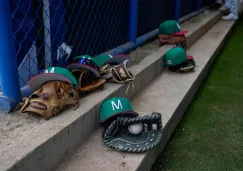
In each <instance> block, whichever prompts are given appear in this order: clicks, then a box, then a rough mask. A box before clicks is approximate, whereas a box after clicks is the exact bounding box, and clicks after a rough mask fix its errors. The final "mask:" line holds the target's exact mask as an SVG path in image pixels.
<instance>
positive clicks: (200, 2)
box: [197, 0, 202, 11]
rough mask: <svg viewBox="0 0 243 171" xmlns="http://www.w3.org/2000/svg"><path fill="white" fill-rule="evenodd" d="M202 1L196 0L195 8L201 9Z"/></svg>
mask: <svg viewBox="0 0 243 171" xmlns="http://www.w3.org/2000/svg"><path fill="white" fill-rule="evenodd" d="M201 5H202V1H201V0H197V10H198V11H199V10H200V9H201Z"/></svg>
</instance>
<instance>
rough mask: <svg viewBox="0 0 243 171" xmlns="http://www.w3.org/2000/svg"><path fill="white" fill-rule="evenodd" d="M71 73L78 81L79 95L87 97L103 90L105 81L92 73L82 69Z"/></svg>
mask: <svg viewBox="0 0 243 171" xmlns="http://www.w3.org/2000/svg"><path fill="white" fill-rule="evenodd" d="M71 73H72V74H73V75H74V76H75V78H76V79H77V80H78V84H79V92H80V95H81V96H83V95H87V94H88V93H91V92H93V91H95V90H97V89H101V90H102V89H103V87H104V84H105V82H106V80H105V79H102V78H100V77H97V76H96V75H95V74H94V73H93V72H91V71H88V70H83V69H74V70H72V71H71Z"/></svg>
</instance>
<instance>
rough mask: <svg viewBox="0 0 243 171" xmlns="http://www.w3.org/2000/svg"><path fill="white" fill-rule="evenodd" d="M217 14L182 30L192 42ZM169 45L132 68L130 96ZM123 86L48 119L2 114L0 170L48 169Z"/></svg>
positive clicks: (94, 124) (154, 72)
mask: <svg viewBox="0 0 243 171" xmlns="http://www.w3.org/2000/svg"><path fill="white" fill-rule="evenodd" d="M220 15H221V14H220V13H219V12H212V13H209V14H208V15H206V16H204V17H203V19H201V20H199V21H198V22H196V21H195V22H194V23H193V24H190V22H187V23H184V24H182V28H183V29H188V30H192V28H194V29H193V30H194V31H190V32H189V33H188V35H187V36H188V39H189V40H191V44H192V43H193V41H195V40H196V39H194V38H192V37H193V36H195V34H194V33H195V32H198V34H200V35H203V34H204V33H205V32H206V30H205V29H203V28H205V27H207V28H210V27H212V25H213V24H214V23H215V22H216V21H217V19H218V18H219V16H220ZM199 16H200V15H199ZM197 17H198V16H197ZM213 21H214V22H213ZM210 23H211V25H210ZM206 25H207V26H206ZM169 48H171V46H164V47H162V48H160V49H159V50H158V51H156V52H154V53H153V54H151V55H149V56H148V57H147V58H145V59H144V60H142V61H141V62H140V63H139V64H138V65H134V66H133V67H132V68H131V70H132V72H133V73H134V74H135V75H136V79H135V81H134V86H135V89H134V91H132V89H131V90H130V91H129V94H128V98H129V99H132V98H133V97H135V95H136V94H137V93H138V92H140V91H141V90H142V89H144V87H145V86H146V85H148V84H149V83H150V82H151V81H152V80H153V79H154V78H155V77H156V76H158V75H159V74H160V73H161V72H162V70H163V67H162V66H163V60H162V58H161V56H162V55H163V54H164V53H165V52H166V51H167V50H168V49H169ZM126 88H127V85H118V84H107V85H106V86H105V89H104V90H103V91H97V92H96V93H94V94H91V95H90V96H87V97H85V98H83V99H81V100H80V107H79V109H77V110H75V111H73V109H69V110H66V111H64V112H63V113H62V114H60V115H58V116H57V117H54V118H52V119H50V120H49V121H45V120H43V119H42V118H35V117H33V116H30V115H27V114H21V113H19V112H15V113H13V114H10V115H1V116H0V124H1V126H2V127H3V131H2V132H1V133H0V135H1V143H0V148H1V153H0V154H1V155H0V170H1V171H6V170H8V171H17V170H18V171H27V170H31V171H43V170H51V169H52V168H53V167H54V166H56V165H57V163H58V162H59V161H61V160H62V159H63V157H65V156H68V155H69V154H70V153H72V152H73V151H74V150H75V149H76V148H77V147H78V146H79V145H80V144H81V143H83V142H84V141H85V140H86V139H87V138H88V137H89V136H90V133H91V132H92V131H94V130H96V129H97V128H99V121H98V119H99V109H100V105H101V103H102V101H103V100H104V99H106V98H110V97H112V96H125V94H124V92H125V90H126ZM81 170H82V169H81Z"/></svg>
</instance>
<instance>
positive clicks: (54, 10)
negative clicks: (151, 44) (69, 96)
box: [5, 0, 212, 87]
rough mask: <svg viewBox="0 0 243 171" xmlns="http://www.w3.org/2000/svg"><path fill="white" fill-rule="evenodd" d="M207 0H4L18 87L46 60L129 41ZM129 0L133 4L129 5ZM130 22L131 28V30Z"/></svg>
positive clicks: (63, 60) (62, 62) (58, 62)
mask: <svg viewBox="0 0 243 171" xmlns="http://www.w3.org/2000/svg"><path fill="white" fill-rule="evenodd" d="M211 1H212V0H92V1H91V0H72V1H70V0H10V1H6V2H5V3H6V4H7V5H9V4H8V3H10V8H11V17H12V29H13V36H14V46H15V48H16V58H17V64H18V71H19V78H18V79H19V82H20V87H23V86H26V84H27V82H28V80H29V79H30V78H31V77H33V76H35V75H37V74H39V73H41V72H42V71H43V69H45V68H47V67H49V66H60V67H65V66H66V64H67V63H68V61H69V60H70V59H72V58H73V57H74V56H78V55H81V54H89V55H91V56H94V55H98V54H100V53H103V52H106V51H108V50H111V49H114V48H116V47H118V46H120V45H123V44H125V43H127V42H130V41H132V40H130V39H131V38H130V36H129V35H131V34H132V35H133V37H139V36H142V35H144V34H146V33H148V32H151V31H153V30H154V29H156V28H158V26H159V24H160V23H161V22H162V21H164V20H167V19H178V16H179V17H183V16H185V15H187V14H190V13H192V12H195V11H197V10H199V8H200V7H202V6H206V5H208V4H209V3H211ZM131 3H133V4H135V7H134V6H133V8H134V9H131ZM199 4H200V5H199ZM178 5H180V6H179V7H178ZM135 11H136V18H135V20H136V22H135V23H133V22H131V18H132V15H133V14H135ZM176 16H177V17H176ZM133 24H134V25H135V28H136V30H135V31H131V30H132V28H134V25H133ZM131 25H133V27H132V26H131ZM135 44H136V43H135Z"/></svg>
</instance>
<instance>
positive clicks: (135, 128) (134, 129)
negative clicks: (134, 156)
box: [128, 122, 143, 134]
mask: <svg viewBox="0 0 243 171" xmlns="http://www.w3.org/2000/svg"><path fill="white" fill-rule="evenodd" d="M128 130H129V132H130V133H131V134H139V133H140V132H142V130H143V124H142V123H141V122H140V123H136V124H131V125H129V126H128Z"/></svg>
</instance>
